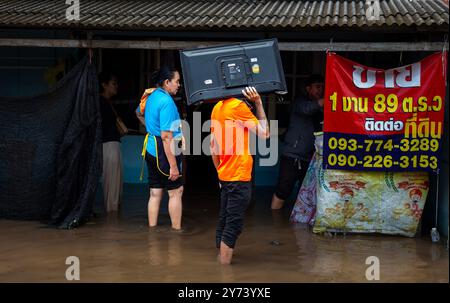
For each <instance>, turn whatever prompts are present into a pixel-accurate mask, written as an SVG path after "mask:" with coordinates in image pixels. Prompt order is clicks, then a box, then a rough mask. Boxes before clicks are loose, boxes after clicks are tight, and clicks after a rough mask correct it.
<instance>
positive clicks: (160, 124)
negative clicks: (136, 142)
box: [137, 88, 181, 157]
mask: <svg viewBox="0 0 450 303" xmlns="http://www.w3.org/2000/svg"><path fill="white" fill-rule="evenodd" d="M137 112H139V113H140V108H139V107H138V108H137ZM144 118H145V128H146V129H147V132H148V133H149V138H148V143H147V152H148V153H149V154H151V155H152V156H154V157H156V148H155V142H154V139H153V138H152V136H151V135H155V136H161V131H171V132H172V133H173V137H174V138H179V137H181V128H180V125H181V120H180V115H179V114H178V109H177V106H176V105H175V102H174V101H173V99H172V97H171V96H170V95H169V93H168V92H166V91H165V90H163V89H162V88H157V89H156V90H155V91H154V92H153V93H152V94H150V95H149V96H148V97H147V103H146V104H145V113H144Z"/></svg>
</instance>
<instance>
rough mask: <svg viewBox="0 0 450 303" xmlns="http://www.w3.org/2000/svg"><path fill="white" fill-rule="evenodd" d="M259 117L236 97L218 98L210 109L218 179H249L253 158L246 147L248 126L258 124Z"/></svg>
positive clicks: (253, 126) (251, 126) (247, 144)
mask: <svg viewBox="0 0 450 303" xmlns="http://www.w3.org/2000/svg"><path fill="white" fill-rule="evenodd" d="M258 123H259V121H258V119H256V117H255V115H253V113H252V112H251V111H250V109H249V108H248V106H247V105H246V104H245V103H244V102H242V101H241V100H239V99H236V98H230V99H227V100H223V101H220V102H218V103H217V104H216V105H215V106H214V109H213V111H212V113H211V133H212V134H213V136H214V138H215V139H216V140H215V142H216V143H215V144H216V145H217V146H216V148H215V151H216V153H218V154H219V166H218V168H217V173H218V175H219V180H220V181H250V180H251V179H252V168H253V158H252V155H251V154H250V151H249V130H250V129H251V128H256V127H258Z"/></svg>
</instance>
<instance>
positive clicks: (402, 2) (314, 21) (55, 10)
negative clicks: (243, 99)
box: [0, 0, 449, 30]
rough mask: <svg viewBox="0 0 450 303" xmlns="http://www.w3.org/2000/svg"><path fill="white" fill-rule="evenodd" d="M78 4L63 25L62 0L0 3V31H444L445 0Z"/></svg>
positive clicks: (119, 0)
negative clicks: (373, 5)
mask: <svg viewBox="0 0 450 303" xmlns="http://www.w3.org/2000/svg"><path fill="white" fill-rule="evenodd" d="M366 2H367V1H366V0H310V1H307V0H260V1H251V0H226V1H219V0H198V1H197V0H109V1H106V0H89V1H87V0H84V1H83V0H81V1H80V20H79V21H76V20H74V21H69V20H67V19H66V9H67V8H68V7H69V5H67V4H66V1H64V0H20V1H19V0H0V26H18V27H95V28H104V29H133V28H137V29H165V30H167V29H180V28H183V29H209V28H214V27H216V28H266V27H267V28H284V29H289V28H299V27H325V26H331V27H344V26H349V27H351V26H356V27H363V26H375V25H378V26H383V25H387V26H400V25H406V26H412V25H415V26H432V25H448V24H449V12H448V11H449V9H448V2H445V1H444V0H380V2H379V3H380V15H379V18H377V19H376V20H374V21H370V20H368V18H367V16H366V10H367V6H366Z"/></svg>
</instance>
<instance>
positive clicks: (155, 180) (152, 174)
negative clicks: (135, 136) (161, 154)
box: [145, 152, 184, 190]
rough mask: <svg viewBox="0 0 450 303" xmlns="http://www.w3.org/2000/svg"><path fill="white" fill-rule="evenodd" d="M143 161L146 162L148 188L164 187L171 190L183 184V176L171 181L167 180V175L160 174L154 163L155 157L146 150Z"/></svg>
mask: <svg viewBox="0 0 450 303" xmlns="http://www.w3.org/2000/svg"><path fill="white" fill-rule="evenodd" d="M145 162H147V169H148V186H149V187H150V188H165V189H167V190H172V189H177V188H179V187H181V186H183V185H184V178H183V176H181V177H179V178H178V179H176V180H175V181H172V180H169V177H168V176H165V175H164V174H162V173H161V172H160V171H159V169H158V166H157V164H156V158H155V157H154V156H152V155H151V154H149V153H148V152H147V153H146V154H145ZM180 173H181V172H180Z"/></svg>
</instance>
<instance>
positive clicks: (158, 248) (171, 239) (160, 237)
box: [148, 228, 181, 266]
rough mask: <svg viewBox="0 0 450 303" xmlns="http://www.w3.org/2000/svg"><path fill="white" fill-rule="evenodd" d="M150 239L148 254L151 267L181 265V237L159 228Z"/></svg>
mask: <svg viewBox="0 0 450 303" xmlns="http://www.w3.org/2000/svg"><path fill="white" fill-rule="evenodd" d="M157 232H158V233H157V234H151V235H149V237H148V254H149V261H150V264H151V265H154V266H157V265H169V266H174V265H180V264H181V235H180V234H177V233H171V232H168V231H166V230H164V229H163V228H159V229H158V231H157Z"/></svg>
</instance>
